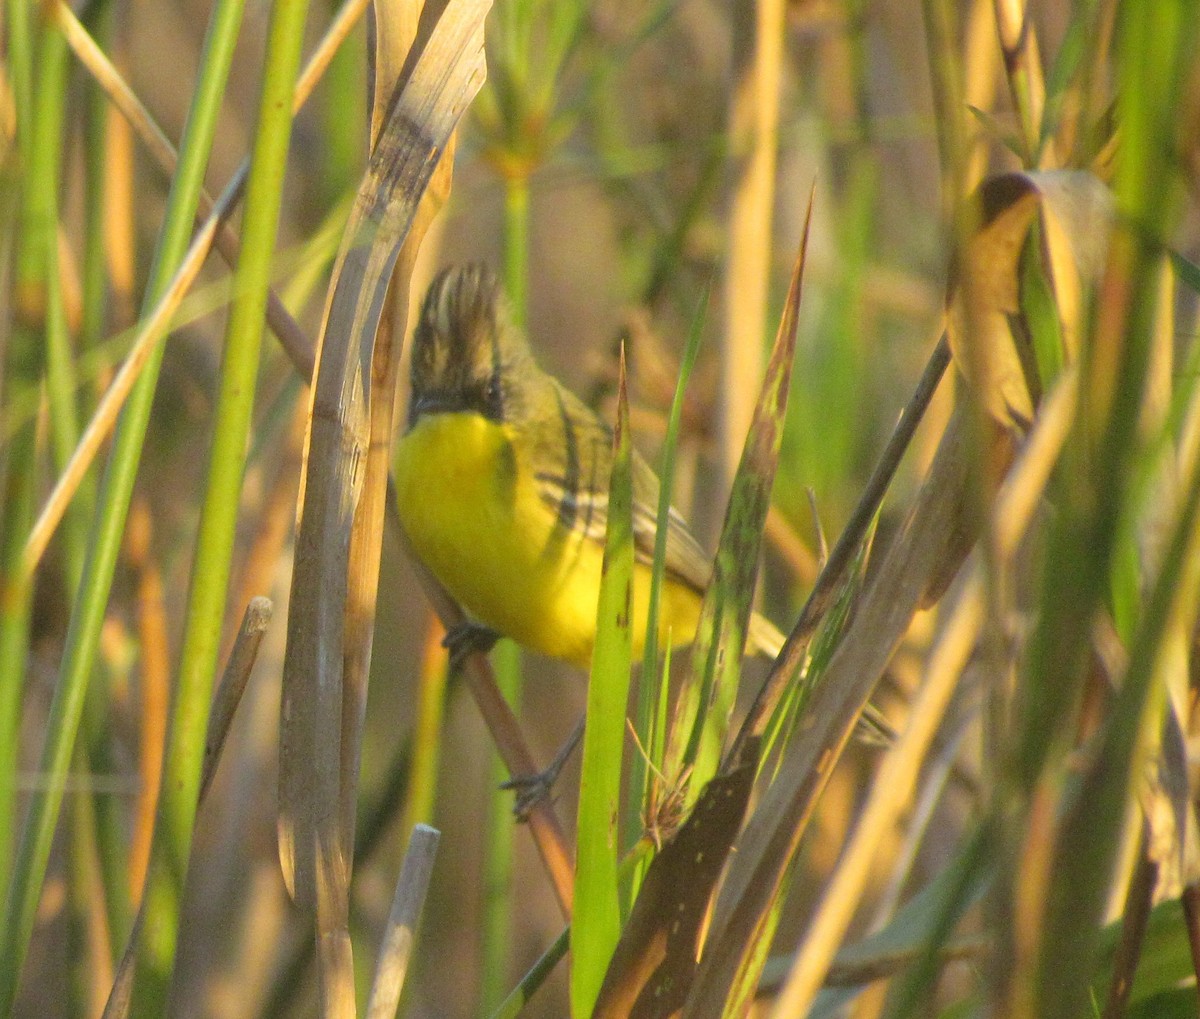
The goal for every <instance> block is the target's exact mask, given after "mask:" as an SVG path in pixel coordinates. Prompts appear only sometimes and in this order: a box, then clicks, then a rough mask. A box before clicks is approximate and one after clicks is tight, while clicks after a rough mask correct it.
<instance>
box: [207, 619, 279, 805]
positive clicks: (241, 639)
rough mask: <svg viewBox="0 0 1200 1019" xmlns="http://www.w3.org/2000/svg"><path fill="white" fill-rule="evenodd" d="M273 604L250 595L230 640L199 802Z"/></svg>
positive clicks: (215, 701) (210, 724)
mask: <svg viewBox="0 0 1200 1019" xmlns="http://www.w3.org/2000/svg"><path fill="white" fill-rule="evenodd" d="M273 611H274V606H273V605H272V604H271V600H270V599H269V598H263V597H261V596H256V597H254V598H251V599H250V602H249V604H247V606H246V611H245V613H244V614H243V615H242V625H241V627H240V628H239V630H238V634H237V637H236V638H235V639H234V642H233V653H232V654H230V656H229V661H228V663H227V664H226V665H225V671H224V672H223V673H222V674H221V683H220V685H219V686H218V687H217V692H216V693H215V694H214V695H213V705H212V711H211V712H210V713H209V716H208V735H207V736H206V737H205V740H204V770H203V772H202V773H201V777H200V802H201V803H203V802H204V797H205V795H206V794H207V793H208V788H209V786H210V785H211V784H212V780H213V776H214V775H215V774H216V773H217V762H218V761H220V759H221V751H222V750H223V749H224V748H225V738H226V737H227V736H228V735H229V727H230V726H231V725H232V724H233V716H234V714H235V713H236V712H237V706H238V705H239V704H240V703H241V702H242V694H243V693H244V692H245V690H246V683H247V681H248V680H249V679H250V671H251V669H253V668H254V662H255V660H256V659H257V658H258V649H259V646H260V645H261V644H262V639H263V634H265V633H266V632H267V624H268V623H270V621H271V613H272V612H273Z"/></svg>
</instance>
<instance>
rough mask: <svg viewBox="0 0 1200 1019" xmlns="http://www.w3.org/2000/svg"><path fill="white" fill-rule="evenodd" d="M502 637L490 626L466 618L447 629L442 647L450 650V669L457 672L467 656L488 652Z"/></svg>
mask: <svg viewBox="0 0 1200 1019" xmlns="http://www.w3.org/2000/svg"><path fill="white" fill-rule="evenodd" d="M499 639H500V634H498V633H497V632H496V631H495V630H493V629H492V628H491V627H490V626H484V625H483V623H476V622H474V621H473V620H470V619H465V620H463V621H462V622H461V623H459V624H457V625H456V626H452V627H450V629H449V630H447V631H446V636H445V637H443V638H442V647H444V648H446V650H447V651H449V652H450V671H451V673H457V672H459V671H461V670H462V667H463V665H464V664H465V663H466V660H467V656H468V655H471V654H474V653H475V652H476V651H481V652H483V654H487V653H488V652H489V651H491V650H492V648H493V647H495V645H496V641H498V640H499Z"/></svg>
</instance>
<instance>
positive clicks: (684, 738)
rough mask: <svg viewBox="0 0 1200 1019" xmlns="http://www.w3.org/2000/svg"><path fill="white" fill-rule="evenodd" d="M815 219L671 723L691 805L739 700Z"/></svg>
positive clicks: (671, 767)
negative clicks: (689, 673)
mask: <svg viewBox="0 0 1200 1019" xmlns="http://www.w3.org/2000/svg"><path fill="white" fill-rule="evenodd" d="M811 216H812V201H811V199H810V201H809V208H808V218H806V220H805V225H804V234H803V236H802V238H801V241H800V250H799V253H798V255H797V257H796V264H795V269H794V271H793V274H792V282H791V286H790V288H789V290H788V299H787V303H786V305H785V307H784V312H783V319H782V321H781V322H780V324H779V331H778V333H777V334H776V337H775V346H774V348H773V350H772V351H771V359H770V361H769V363H768V365H767V371H766V375H765V377H764V378H763V384H762V390H761V392H760V394H759V399H758V405H757V406H756V407H755V411H754V418H753V420H752V422H751V425H750V431H749V433H748V434H747V436H746V444H745V446H744V448H743V450H742V459H741V462H740V463H739V464H738V470H737V474H736V475H735V476H734V481H733V491H732V492H731V493H730V496H729V506H728V508H727V510H726V513H725V524H724V526H723V527H722V530H721V540H720V544H719V545H718V547H717V557H716V561H715V562H714V564H713V578H712V583H711V585H710V587H709V589H708V591H707V592H706V594H705V597H704V606H703V608H702V609H701V613H700V622H699V624H698V626H697V628H696V641H695V645H694V647H693V651H692V673H693V675H692V680H691V684H690V685H689V686H688V687H687V688H685V690H684V692H683V693H681V695H680V707H678V708H677V709H676V716H675V719H674V721H673V723H672V732H671V736H670V741H669V744H668V749H667V756H666V761H665V770H666V773H667V774H668V776H680V775H682V774H684V773H685V772H689V771H690V773H691V778H690V780H689V783H688V788H689V802H692V801H694V799H695V796H696V795H697V794H698V792H699V790H700V789H701V788H703V786H704V784H705V783H706V782H707V781H708V780H709V779H710V778H711V777H712V776H713V775H715V774H716V771H717V766H718V764H719V762H720V755H721V751H722V748H723V746H724V743H725V736H726V733H727V731H728V728H729V716H730V713H731V711H732V710H733V702H734V698H735V696H736V694H737V684H738V679H739V676H740V674H741V656H742V651H743V648H744V646H745V642H746V634H747V630H748V627H749V623H750V613H751V601H752V599H753V597H754V586H755V581H756V579H757V576H758V557H759V550H760V547H761V544H762V534H763V528H764V526H765V523H766V517H767V509H768V507H769V506H770V502H771V486H772V482H773V481H774V477H775V468H776V466H777V464H778V461H779V449H780V445H781V442H782V438H783V426H784V418H785V416H786V413H787V397H788V387H789V384H790V381H791V370H792V358H793V353H794V351H795V346H796V332H797V327H798V325H799V313H800V294H801V286H802V283H803V280H804V262H805V252H806V249H807V245H808V229H809V225H810V223H811Z"/></svg>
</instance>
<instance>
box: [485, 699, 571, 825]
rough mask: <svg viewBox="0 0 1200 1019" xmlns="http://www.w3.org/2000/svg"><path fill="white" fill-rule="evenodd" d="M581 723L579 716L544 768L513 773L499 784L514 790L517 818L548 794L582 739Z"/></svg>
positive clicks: (526, 813) (526, 815) (521, 818)
mask: <svg viewBox="0 0 1200 1019" xmlns="http://www.w3.org/2000/svg"><path fill="white" fill-rule="evenodd" d="M583 723H584V719H582V718H581V719H580V720H579V721H578V723H577V724H576V725H575V728H574V730H573V731H572V732H571V735H570V736H568V737H567V741H566V742H565V743H564V744H563V745H562V746H561V747H560V748H559V751H558V753H557V754H555V755H554V760H552V761H551V762H550V764H549V765H548V766H547V767H546V768H545V769H544V770H542V771H539V772H538V773H537V774H535V775H515V776H513V777H512V778H510V779H509V780H508V781H507V782H505V783H503V784H502V785H501V786H500V788H501V789H512V790H514V791H515V792H516V794H517V802H516V803H515V804H513V813H514V814H516V815H517V820H519V821H524V820H525V819H526V818H527V817H528V816H529V811H530V809H532V807H533V805H534V804H535V803H537V802H538V801H539V800H541V799H543V798H544V797H546V796H549V795H550V790H551V789H552V788H553V786H554V783H555V781H557V779H558V773H559V772H560V771H562V770H563V765H565V764H566V763H567V761H568V760H570V758H571V754H573V753H574V752H575V748H576V747H577V746H579V741H580V740H581V739H583Z"/></svg>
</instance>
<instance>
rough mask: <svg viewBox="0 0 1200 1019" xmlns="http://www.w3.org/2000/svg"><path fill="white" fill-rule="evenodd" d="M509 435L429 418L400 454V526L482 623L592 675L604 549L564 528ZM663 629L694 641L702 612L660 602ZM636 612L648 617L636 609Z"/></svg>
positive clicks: (637, 624) (472, 423)
mask: <svg viewBox="0 0 1200 1019" xmlns="http://www.w3.org/2000/svg"><path fill="white" fill-rule="evenodd" d="M512 440H513V435H512V432H511V430H510V429H509V427H508V426H506V425H504V424H500V423H496V422H493V421H489V420H487V419H486V418H484V417H482V416H480V415H478V414H469V413H464V414H432V415H428V416H426V417H423V418H421V419H420V420H419V421H418V422H417V424H416V426H415V427H414V428H412V429H411V430H410V431H409V432H408V434H406V435H405V436H404V437H403V438H402V439H401V440H400V442H399V444H398V446H397V450H396V464H395V469H396V495H397V499H398V503H399V510H400V519H401V522H402V523H403V524H404V529H405V531H406V532H407V533H408V536H409V539H410V541H411V542H412V544H413V547H414V549H415V550H416V552H417V554H418V555H419V556H420V557H421V559H422V561H423V562H424V563H425V564H426V565H427V566H428V567H429V568H430V569H431V570H432V571H433V573H434V574H435V575H436V576H437V578H438V579H439V580H440V581H441V583H442V584H443V585H444V586H445V587H446V589H447V590H448V591H449V592H450V593H451V594H452V595H454V597H455V598H456V599H458V601H460V602H461V603H462V604H463V606H464V607H465V608H466V609H467V610H468V611H469V612H470V613H471V614H472V615H473V616H475V617H476V618H478V619H479V620H480V621H481V622H483V623H486V624H487V625H488V626H490V627H492V628H493V629H495V630H497V631H499V632H500V633H502V634H504V635H505V636H508V637H511V638H513V639H514V640H516V641H517V642H518V643H520V644H524V645H525V646H527V647H530V648H532V649H534V650H535V651H539V652H541V653H542V654H546V655H549V656H550V657H552V658H561V659H564V660H566V661H570V662H573V663H575V664H577V665H579V666H581V667H583V668H586V667H587V666H588V665H589V664H590V661H591V653H592V644H593V642H594V638H595V631H596V600H597V596H598V593H599V590H600V571H601V563H602V558H603V550H602V549H601V547H600V546H599V545H598V544H597V543H596V542H594V541H592V540H590V539H588V538H587V537H585V536H584V535H582V534H581V533H579V532H574V531H569V530H567V529H565V528H563V527H562V525H561V524H560V522H559V519H558V516H557V514H555V513H554V511H553V510H552V508H551V507H550V506H548V505H547V504H546V503H545V502H544V501H543V500H542V499H541V497H540V496H539V494H538V492H537V490H536V487H535V483H534V480H533V478H534V472H533V470H532V468H531V467H530V465H529V464H527V463H526V462H524V460H523V458H522V452H521V450H520V448H519V445H518V444H516V443H514V442H513V441H512ZM648 587H649V570H648V569H646V568H645V567H638V568H637V569H636V570H635V574H634V591H633V598H634V605H633V619H634V632H633V640H634V654H635V656H636V655H638V654H640V650H641V645H642V641H643V638H644V633H645V619H644V616H642V615H640V613H644V612H645V605H646V598H647V597H648ZM663 601H664V604H663V612H662V618H661V625H660V629H661V630H662V631H663V633H664V636H665V634H666V632H667V631H668V630H669V631H670V633H671V639H672V642H673V643H680V642H682V641H685V640H689V639H690V638H691V636H692V634H693V632H694V631H695V625H696V618H697V615H698V611H699V600H698V598H697V597H696V595H695V594H694V593H693V592H692V591H690V590H687V589H685V588H683V587H682V586H680V585H675V584H668V585H666V591H665V592H664V600H663ZM639 606H640V609H639Z"/></svg>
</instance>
